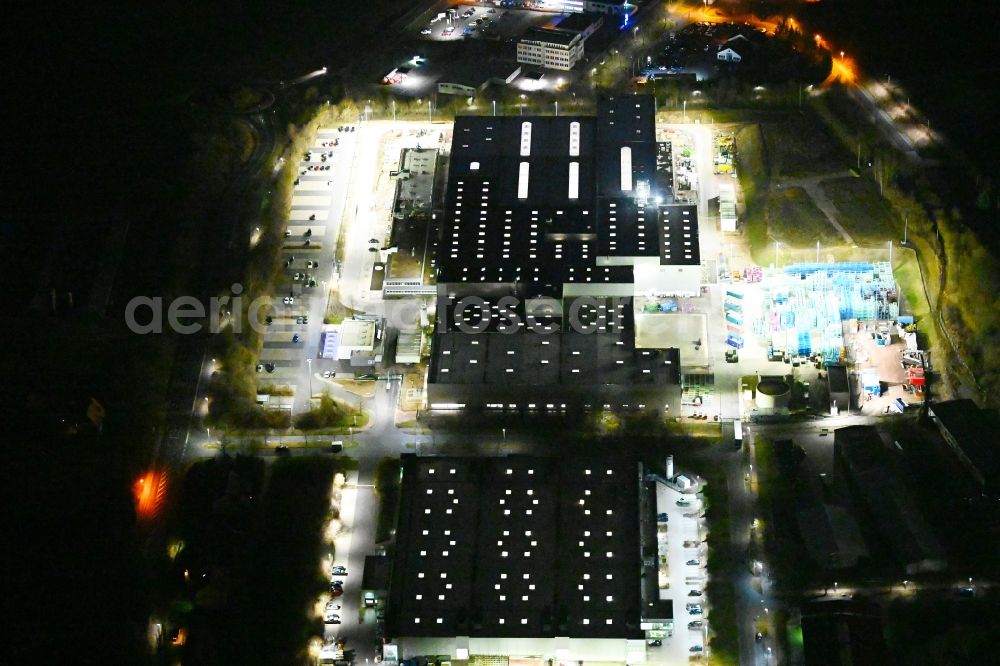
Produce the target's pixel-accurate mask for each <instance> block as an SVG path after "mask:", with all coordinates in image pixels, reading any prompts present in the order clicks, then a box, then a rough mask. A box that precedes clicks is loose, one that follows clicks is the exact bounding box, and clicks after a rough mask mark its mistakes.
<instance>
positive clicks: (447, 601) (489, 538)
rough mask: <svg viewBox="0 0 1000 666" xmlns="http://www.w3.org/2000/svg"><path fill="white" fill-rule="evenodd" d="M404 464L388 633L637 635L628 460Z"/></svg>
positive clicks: (631, 464) (632, 485) (410, 459)
mask: <svg viewBox="0 0 1000 666" xmlns="http://www.w3.org/2000/svg"><path fill="white" fill-rule="evenodd" d="M403 458H404V470H403V491H402V492H403V494H402V502H401V508H400V516H399V525H398V528H397V537H396V538H397V544H396V555H395V557H396V562H395V565H394V569H393V580H392V586H391V588H390V594H389V604H388V613H387V621H388V629H389V634H390V635H392V636H395V637H400V636H456V635H458V636H498V637H503V636H524V637H543V636H557V635H558V636H570V637H582V636H586V637H594V638H598V637H621V638H636V637H641V636H642V632H641V631H640V630H639V617H640V611H641V609H640V601H639V576H638V571H639V561H640V553H639V539H638V522H637V521H638V516H637V512H638V483H637V480H638V478H637V474H638V466H637V463H636V461H635V460H630V459H628V458H622V457H616V458H613V459H612V458H590V459H588V458H581V459H577V458H574V459H571V460H570V459H566V460H561V459H560V460H557V459H550V458H532V457H520V456H513V457H506V458H439V457H434V458H418V457H415V456H412V455H406V456H403Z"/></svg>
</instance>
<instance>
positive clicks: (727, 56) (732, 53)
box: [715, 46, 743, 62]
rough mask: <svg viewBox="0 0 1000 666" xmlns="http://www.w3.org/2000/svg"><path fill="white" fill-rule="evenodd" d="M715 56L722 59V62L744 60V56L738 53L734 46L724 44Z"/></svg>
mask: <svg viewBox="0 0 1000 666" xmlns="http://www.w3.org/2000/svg"><path fill="white" fill-rule="evenodd" d="M715 57H716V58H717V59H719V60H721V61H722V62H740V61H741V60H743V56H741V55H740V54H739V53H737V52H736V49H734V48H733V47H732V46H724V47H723V48H721V49H719V52H718V54H716V56H715Z"/></svg>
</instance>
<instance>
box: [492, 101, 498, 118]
mask: <svg viewBox="0 0 1000 666" xmlns="http://www.w3.org/2000/svg"><path fill="white" fill-rule="evenodd" d="M493 115H494V116H496V115H497V101H496V100H493Z"/></svg>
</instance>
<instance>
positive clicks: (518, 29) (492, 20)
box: [420, 5, 562, 43]
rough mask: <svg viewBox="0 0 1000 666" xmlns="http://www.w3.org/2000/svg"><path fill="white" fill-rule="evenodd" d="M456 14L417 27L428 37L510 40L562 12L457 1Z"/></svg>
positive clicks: (429, 39) (556, 17) (544, 23)
mask: <svg viewBox="0 0 1000 666" xmlns="http://www.w3.org/2000/svg"><path fill="white" fill-rule="evenodd" d="M454 9H455V10H456V13H455V16H454V18H452V19H449V18H448V17H445V18H442V19H434V20H433V22H432V23H428V24H425V25H424V26H423V27H422V28H421V30H420V36H421V38H422V39H424V40H427V41H439V42H440V41H455V40H461V39H489V40H499V41H501V42H504V43H509V42H510V41H512V40H513V39H515V38H516V37H519V36H520V35H521V34H523V33H524V32H525V31H526V30H528V29H529V28H535V27H542V26H546V25H549V24H555V23H556V22H558V20H559V18H560V17H561V16H562V15H561V14H553V13H551V12H536V11H532V10H529V9H500V8H496V7H483V6H481V5H457V6H455V7H454Z"/></svg>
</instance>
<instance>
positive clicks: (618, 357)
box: [428, 95, 702, 410]
mask: <svg viewBox="0 0 1000 666" xmlns="http://www.w3.org/2000/svg"><path fill="white" fill-rule="evenodd" d="M659 148H660V145H659V144H658V143H657V141H656V136H655V127H654V120H653V100H652V98H651V97H648V96H639V95H632V96H622V97H614V98H609V99H605V100H602V101H601V102H600V103H599V105H598V111H597V115H596V116H544V117H542V116H531V117H527V116H525V117H520V116H499V117H497V116H488V117H474V116H461V117H459V118H457V119H456V122H455V129H454V135H453V144H452V152H451V166H450V169H449V181H448V189H447V195H446V200H445V213H444V220H443V221H442V224H441V238H440V241H439V244H438V248H439V249H438V256H437V284H438V308H437V312H438V316H437V322H436V324H437V329H436V333H435V335H434V340H433V343H434V344H433V353H432V362H431V367H430V370H429V374H428V402H429V403H430V407H431V408H437V409H455V408H462V407H478V408H489V409H500V408H502V409H515V410H533V409H537V410H545V409H568V408H571V407H572V406H580V407H592V408H595V409H599V408H604V407H605V406H608V407H611V408H627V409H633V408H634V409H657V410H659V409H664V408H665V407H666V406H667V405H669V404H670V403H671V401H673V402H674V403H675V404H677V401H678V400H679V393H678V392H679V388H678V383H679V359H678V353H677V350H676V348H675V345H672V344H670V341H669V340H667V341H665V342H664V341H662V340H657V341H654V342H652V343H651V344H643V345H641V346H640V345H637V344H636V335H635V314H634V312H633V303H632V299H633V297H635V296H636V295H657V296H663V295H669V294H692V293H698V292H699V290H700V286H701V281H702V271H701V258H700V252H699V247H698V217H697V207H696V206H682V205H673V204H671V203H670V202H671V201H672V189H671V179H670V171H669V165H668V164H664V163H663V162H662V160H658V159H657V156H658V154H659V153H660V152H661V151H660V150H659ZM692 339H693V338H692Z"/></svg>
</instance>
